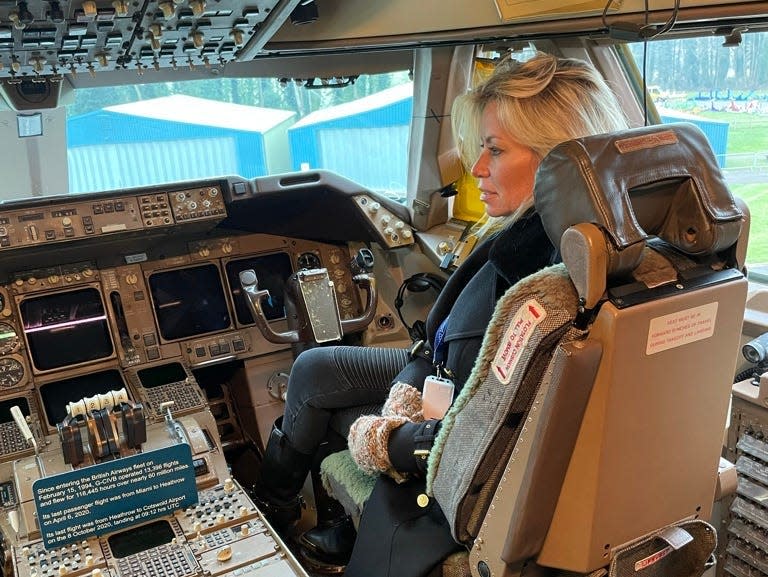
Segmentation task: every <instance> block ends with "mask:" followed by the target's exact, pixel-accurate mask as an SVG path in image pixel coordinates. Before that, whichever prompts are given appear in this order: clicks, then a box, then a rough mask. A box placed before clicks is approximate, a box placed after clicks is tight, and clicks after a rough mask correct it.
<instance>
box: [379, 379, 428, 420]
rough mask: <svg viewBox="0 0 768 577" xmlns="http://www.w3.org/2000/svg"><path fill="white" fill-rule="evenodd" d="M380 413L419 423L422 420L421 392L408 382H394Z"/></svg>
mask: <svg viewBox="0 0 768 577" xmlns="http://www.w3.org/2000/svg"><path fill="white" fill-rule="evenodd" d="M381 414H382V416H384V417H390V416H397V417H405V418H406V419H408V420H409V421H413V422H414V423H420V422H421V421H423V420H424V414H423V413H422V403H421V393H420V392H419V390H418V389H417V388H416V387H412V386H411V385H409V384H408V383H403V382H397V383H395V384H394V385H393V386H392V388H391V389H390V390H389V396H388V397H387V400H386V402H385V403H384V406H383V407H382V409H381Z"/></svg>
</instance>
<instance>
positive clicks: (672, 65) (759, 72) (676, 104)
mask: <svg viewBox="0 0 768 577" xmlns="http://www.w3.org/2000/svg"><path fill="white" fill-rule="evenodd" d="M630 51H631V53H632V55H633V56H634V59H635V62H636V64H637V67H638V69H640V70H644V75H645V79H646V89H647V92H648V95H649V98H651V99H653V103H654V104H655V106H656V109H657V110H658V112H659V115H660V117H661V120H662V122H681V121H683V122H693V123H694V124H697V125H698V126H699V127H700V128H701V129H702V130H703V131H704V133H705V134H706V135H707V136H708V138H709V141H710V143H711V145H712V148H713V150H714V151H715V154H716V156H717V160H718V162H719V164H720V167H721V169H722V170H723V172H724V174H725V176H726V179H727V182H728V185H729V186H730V188H731V191H732V192H733V194H734V195H735V196H738V197H740V198H742V199H743V200H744V201H745V202H746V203H747V205H748V206H749V210H750V215H751V226H750V235H749V247H748V250H747V265H748V267H749V270H750V271H751V272H754V273H756V276H758V277H760V276H762V277H763V279H764V280H768V89H767V88H766V87H768V33H765V32H754V33H751V32H750V33H742V31H741V30H738V29H736V31H735V32H732V33H730V34H729V35H726V36H714V37H706V38H681V39H671V40H658V41H653V42H649V43H647V44H645V45H643V44H640V43H638V44H632V45H630ZM763 275H765V276H763Z"/></svg>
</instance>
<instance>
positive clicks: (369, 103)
mask: <svg viewBox="0 0 768 577" xmlns="http://www.w3.org/2000/svg"><path fill="white" fill-rule="evenodd" d="M412 95H413V83H411V82H406V83H404V84H399V85H398V86H393V87H392V88H387V89H386V90H382V91H381V92H376V93H375V94H371V95H370V96H365V97H364V98H359V99H357V100H353V101H352V102H345V103H344V104H339V105H337V106H331V107H329V108H324V109H323V110H317V111H315V112H312V113H311V114H307V115H306V116H305V117H304V118H302V119H301V120H299V121H298V122H297V123H296V124H294V125H293V126H292V127H291V128H298V127H300V126H307V125H310V124H317V123H319V122H326V121H328V120H335V119H337V118H342V117H345V116H352V115H354V114H360V113H362V112H369V111H371V110H376V109H377V108H383V107H384V106H387V105H389V104H393V103H395V102H399V101H400V100H405V99H406V98H409V97H410V96H412Z"/></svg>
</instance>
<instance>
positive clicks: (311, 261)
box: [297, 252, 322, 270]
mask: <svg viewBox="0 0 768 577" xmlns="http://www.w3.org/2000/svg"><path fill="white" fill-rule="evenodd" d="M297 262H298V265H299V270H307V269H313V268H320V267H321V266H322V265H321V264H320V257H319V256H317V255H316V254H315V253H313V252H305V253H302V254H300V255H299V258H298V261H297Z"/></svg>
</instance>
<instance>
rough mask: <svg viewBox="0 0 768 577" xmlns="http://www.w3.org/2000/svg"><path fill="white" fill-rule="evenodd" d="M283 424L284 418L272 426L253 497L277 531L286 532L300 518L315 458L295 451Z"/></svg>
mask: <svg viewBox="0 0 768 577" xmlns="http://www.w3.org/2000/svg"><path fill="white" fill-rule="evenodd" d="M281 424H282V417H280V418H279V419H278V420H277V421H275V424H274V425H273V426H272V431H271V432H270V434H269V440H268V441H267V447H266V448H265V449H264V460H263V461H262V463H261V471H260V473H259V480H258V481H256V483H255V484H254V486H253V488H252V490H251V497H252V498H253V500H254V502H255V503H256V506H257V507H258V508H259V509H260V510H261V512H262V513H263V514H264V515H265V516H266V518H267V521H269V523H270V524H271V525H272V526H273V527H274V528H275V530H277V531H278V532H280V533H284V532H286V531H287V530H288V529H290V528H291V527H293V525H295V524H296V521H298V520H299V518H300V517H301V501H300V500H299V492H300V491H301V488H302V487H303V486H304V480H305V479H306V478H307V473H308V472H309V468H310V466H311V465H312V459H313V455H307V454H305V453H300V452H299V451H297V450H296V449H294V448H293V446H292V445H291V444H290V442H289V441H288V438H287V437H286V436H285V433H283V432H282V431H281V430H280V425H281Z"/></svg>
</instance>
